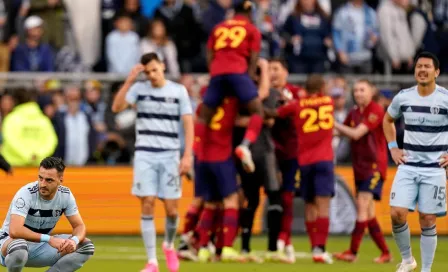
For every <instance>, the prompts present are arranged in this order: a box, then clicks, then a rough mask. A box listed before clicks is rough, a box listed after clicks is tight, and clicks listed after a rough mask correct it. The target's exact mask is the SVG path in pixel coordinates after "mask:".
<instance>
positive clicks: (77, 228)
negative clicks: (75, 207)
mask: <svg viewBox="0 0 448 272" xmlns="http://www.w3.org/2000/svg"><path fill="white" fill-rule="evenodd" d="M67 220H68V222H70V225H71V226H72V228H73V230H72V235H73V236H76V237H78V239H79V241H80V242H81V241H83V240H84V239H85V238H86V225H85V224H84V221H83V220H82V217H81V215H80V214H79V213H78V214H75V215H72V216H67Z"/></svg>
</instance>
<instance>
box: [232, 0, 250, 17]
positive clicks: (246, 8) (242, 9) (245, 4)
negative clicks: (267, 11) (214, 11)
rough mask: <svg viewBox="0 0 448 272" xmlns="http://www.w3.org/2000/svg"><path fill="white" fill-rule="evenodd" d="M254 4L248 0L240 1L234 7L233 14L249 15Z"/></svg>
mask: <svg viewBox="0 0 448 272" xmlns="http://www.w3.org/2000/svg"><path fill="white" fill-rule="evenodd" d="M253 6H254V4H253V3H252V2H251V1H250V0H241V1H240V2H239V3H237V4H236V5H235V13H239V14H250V13H251V12H252V8H253Z"/></svg>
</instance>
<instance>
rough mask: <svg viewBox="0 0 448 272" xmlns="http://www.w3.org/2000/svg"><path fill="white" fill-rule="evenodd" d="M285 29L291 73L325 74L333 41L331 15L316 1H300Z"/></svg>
mask: <svg viewBox="0 0 448 272" xmlns="http://www.w3.org/2000/svg"><path fill="white" fill-rule="evenodd" d="M284 29H285V32H286V33H287V36H288V44H289V46H288V47H287V49H289V54H288V66H289V68H290V72H292V73H299V74H311V73H323V72H324V71H325V61H326V60H327V50H328V48H329V47H331V46H332V40H331V28H330V23H329V18H328V15H327V14H326V13H325V12H324V11H323V9H322V8H321V7H320V5H319V3H318V2H317V0H299V1H298V2H297V5H296V7H295V11H294V13H293V14H292V15H290V16H289V18H288V19H287V20H286V23H285V26H284Z"/></svg>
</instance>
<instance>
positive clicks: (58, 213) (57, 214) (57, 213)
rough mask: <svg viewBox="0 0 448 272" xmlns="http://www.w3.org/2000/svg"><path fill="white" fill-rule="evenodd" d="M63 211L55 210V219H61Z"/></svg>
mask: <svg viewBox="0 0 448 272" xmlns="http://www.w3.org/2000/svg"><path fill="white" fill-rule="evenodd" d="M61 214H62V211H61V210H53V217H59V216H61Z"/></svg>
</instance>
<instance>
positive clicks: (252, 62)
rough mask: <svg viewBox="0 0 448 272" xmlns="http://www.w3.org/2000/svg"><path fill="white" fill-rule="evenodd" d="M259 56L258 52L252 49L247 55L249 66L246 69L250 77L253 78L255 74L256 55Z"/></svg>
mask: <svg viewBox="0 0 448 272" xmlns="http://www.w3.org/2000/svg"><path fill="white" fill-rule="evenodd" d="M259 56H260V53H259V52H255V51H252V52H250V56H249V68H248V70H247V72H248V74H249V76H251V77H252V78H255V76H256V74H257V64H258V57H259Z"/></svg>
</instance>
